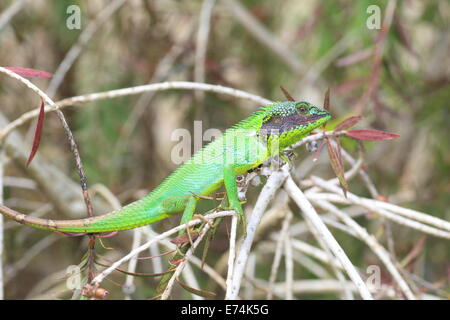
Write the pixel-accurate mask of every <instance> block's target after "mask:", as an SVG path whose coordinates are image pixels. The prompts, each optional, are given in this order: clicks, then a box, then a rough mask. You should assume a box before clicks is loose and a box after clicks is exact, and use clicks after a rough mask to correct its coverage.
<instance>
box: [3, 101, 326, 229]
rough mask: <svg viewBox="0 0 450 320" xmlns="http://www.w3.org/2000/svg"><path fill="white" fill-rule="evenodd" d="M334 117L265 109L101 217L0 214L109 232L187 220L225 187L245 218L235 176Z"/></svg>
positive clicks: (40, 224)
mask: <svg viewBox="0 0 450 320" xmlns="http://www.w3.org/2000/svg"><path fill="white" fill-rule="evenodd" d="M329 119H330V114H329V113H328V112H327V111H324V110H322V109H320V108H318V107H315V106H313V105H311V104H309V103H307V102H294V101H285V102H276V103H274V104H272V105H268V106H265V107H262V108H261V109H260V110H258V111H256V112H255V113H253V115H251V116H250V117H249V118H247V119H245V120H243V121H241V122H239V123H238V124H237V125H235V126H234V127H232V128H230V129H228V130H227V131H226V132H225V133H224V135H223V136H221V137H220V138H218V139H216V140H215V141H213V142H211V143H210V144H208V145H207V146H205V147H204V148H203V149H202V150H201V151H199V152H198V153H196V154H195V155H194V156H193V157H192V158H191V159H190V160H189V161H187V162H186V163H184V164H183V165H182V166H180V167H179V168H178V169H177V170H176V171H175V172H173V173H172V174H171V175H170V176H169V177H167V178H166V179H165V180H164V181H163V182H162V183H161V184H160V185H159V186H158V187H157V188H156V189H154V190H153V191H152V192H150V193H149V194H148V195H147V196H145V197H144V198H142V199H140V200H137V201H135V202H133V203H130V204H129V205H127V206H125V207H123V208H122V209H120V210H116V211H113V212H110V213H108V214H105V215H102V216H98V217H93V218H86V219H78V220H49V219H40V218H35V217H30V216H26V215H24V214H21V213H18V212H16V211H14V210H12V209H10V208H8V207H5V206H2V205H0V212H1V213H2V214H4V215H6V216H8V217H10V218H12V219H14V220H16V221H17V222H19V223H23V224H25V225H29V226H31V227H34V228H39V229H45V230H57V231H61V232H83V233H99V232H110V231H118V230H126V229H133V228H137V227H140V226H143V225H148V224H151V223H153V222H155V221H158V220H161V219H165V218H167V217H170V216H173V215H175V214H178V213H181V212H183V211H184V215H183V219H182V222H185V221H186V220H189V219H190V217H191V216H192V214H193V212H194V210H195V204H196V200H198V199H197V198H195V196H194V195H209V194H211V193H212V192H214V191H215V190H217V189H218V188H220V187H221V186H222V185H223V184H225V189H226V192H227V196H228V201H229V204H230V207H231V208H232V209H234V210H236V211H237V212H238V214H239V215H242V214H243V211H242V208H241V206H240V203H239V200H238V198H237V187H236V183H235V176H236V175H241V174H244V173H245V172H247V171H248V170H250V169H253V168H256V167H257V166H259V165H260V164H261V163H262V162H263V161H264V160H266V159H267V158H269V157H271V156H274V155H275V154H277V153H279V152H280V151H282V150H283V149H285V148H286V147H288V146H290V145H292V144H294V143H295V142H297V141H299V140H300V139H302V138H303V137H305V136H307V135H308V134H309V133H310V132H311V131H312V130H314V129H316V128H318V127H319V126H321V125H322V124H323V123H325V122H326V121H328V120H329ZM188 203H190V205H189V206H187V204H188Z"/></svg>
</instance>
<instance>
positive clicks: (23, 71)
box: [4, 67, 53, 78]
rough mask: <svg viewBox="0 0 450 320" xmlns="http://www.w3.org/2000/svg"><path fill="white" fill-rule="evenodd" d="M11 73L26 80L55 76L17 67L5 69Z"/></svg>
mask: <svg viewBox="0 0 450 320" xmlns="http://www.w3.org/2000/svg"><path fill="white" fill-rule="evenodd" d="M4 68H5V69H8V70H10V71H13V72H15V73H17V74H18V75H20V76H22V77H24V78H51V77H52V76H53V75H52V74H51V73H48V72H45V71H41V70H36V69H30V68H16V67H4Z"/></svg>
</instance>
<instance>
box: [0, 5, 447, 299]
mask: <svg viewBox="0 0 450 320" xmlns="http://www.w3.org/2000/svg"><path fill="white" fill-rule="evenodd" d="M120 2H122V3H120ZM13 3H20V4H19V9H18V10H17V12H15V14H14V15H13V16H12V17H11V19H8V20H7V22H6V23H5V24H3V25H2V24H1V23H0V65H1V66H15V67H28V68H35V69H39V70H45V71H48V72H51V73H55V71H56V70H57V69H58V67H59V65H60V64H61V62H62V61H63V59H64V57H65V56H66V54H67V53H68V52H69V51H70V50H71V48H73V47H74V46H75V45H76V44H77V43H78V41H79V39H80V37H83V34H84V35H86V33H87V32H89V28H92V25H93V24H94V25H95V24H97V25H96V26H95V27H94V29H95V33H93V34H92V37H91V38H89V39H88V41H87V42H86V44H85V45H83V46H82V47H81V51H80V52H79V55H78V56H77V58H76V59H75V61H74V62H73V64H72V65H70V68H69V69H68V72H67V74H66V75H65V77H64V79H63V82H62V83H61V85H60V86H59V87H58V88H57V90H56V92H55V93H54V94H52V97H53V98H54V100H55V101H57V100H59V99H62V98H66V97H71V96H75V95H82V94H87V93H92V92H100V91H106V90H112V89H119V88H127V87H132V86H137V85H142V84H147V83H153V82H161V81H166V80H183V81H204V82H207V83H211V84H221V85H225V86H229V87H233V88H237V89H240V90H244V91H248V92H250V93H254V94H258V95H260V96H262V97H265V98H267V99H271V100H282V99H284V97H283V94H282V92H281V91H280V89H279V86H280V85H282V86H283V87H285V88H286V89H287V90H288V91H289V92H290V93H291V95H292V96H294V97H295V98H296V99H298V100H307V101H310V102H312V103H314V104H317V105H322V103H323V95H324V92H325V91H326V89H327V88H328V87H330V88H331V106H332V109H331V110H332V113H333V117H334V118H335V119H336V121H335V122H332V123H331V124H330V125H329V128H331V127H332V126H333V123H334V124H335V123H337V122H339V121H340V120H342V119H344V118H346V117H348V116H350V115H355V114H358V113H360V114H362V115H363V116H364V120H363V121H362V122H361V123H360V124H358V127H360V128H363V127H364V128H369V127H370V128H375V129H380V130H387V131H390V132H396V133H399V134H400V135H401V137H400V138H398V139H396V140H393V141H389V142H376V143H366V144H365V146H366V156H365V160H366V162H365V164H366V165H367V170H368V171H367V172H368V174H369V175H370V176H371V178H372V179H373V180H374V183H375V185H376V186H377V187H378V189H379V191H380V193H381V194H382V195H384V196H387V197H389V198H390V199H392V200H395V201H396V202H397V203H400V204H401V205H403V206H406V207H411V208H415V209H418V210H421V211H424V212H427V213H429V214H431V215H434V216H437V217H440V218H444V219H447V220H448V219H449V218H450V210H449V209H448V208H449V206H450V196H449V194H450V184H449V176H450V151H449V141H450V131H449V127H450V106H449V101H450V2H448V1H446V0H434V1H421V0H409V1H406V0H405V1H397V2H396V3H395V4H396V6H395V7H394V11H393V16H392V23H391V24H390V25H389V26H388V28H385V29H382V30H384V31H386V32H387V34H386V37H385V38H383V37H382V34H383V32H384V31H380V30H378V29H375V30H371V29H369V28H368V27H367V19H368V18H369V17H370V16H371V13H368V12H367V8H368V7H369V6H370V5H373V4H376V5H377V6H379V8H380V13H381V24H383V23H384V21H385V14H386V11H387V3H388V1H374V0H372V1H366V0H360V1H345V0H339V1H326V2H324V1H312V0H304V1H296V0H288V1H282V2H278V1H268V0H248V1H240V2H238V1H231V0H230V1H228V0H217V1H205V2H203V1H175V0H159V1H140V0H139V1H138V0H129V1H101V0H96V1H69V0H47V1H44V0H41V1H9V0H6V1H5V0H4V1H1V2H0V22H3V21H5V20H2V18H3V19H5V13H6V12H7V10H10V9H11V7H12V6H13ZM111 3H115V4H116V8H115V9H114V10H111V13H110V16H108V17H107V18H106V19H104V21H101V18H100V17H101V15H102V14H105V11H107V10H109V9H108V8H111ZM74 4H75V5H79V6H80V8H81V29H79V30H78V29H74V30H69V29H68V28H67V27H66V19H67V18H68V17H69V14H67V12H66V10H67V8H68V6H70V5H74ZM208 4H209V5H212V14H211V19H210V33H209V37H208V40H207V42H204V43H203V45H206V46H207V50H206V56H205V59H204V61H203V60H201V57H200V58H199V57H198V56H197V54H198V48H199V45H201V43H200V44H199V42H198V40H197V33H198V30H199V28H201V27H202V26H203V27H204V25H203V24H202V23H204V22H202V20H201V17H202V16H201V14H200V12H201V10H202V6H205V5H208ZM377 58H379V59H378V60H377ZM202 62H203V63H202ZM202 67H203V68H204V72H202V71H201V70H202ZM199 68H200V69H199ZM196 70H197V71H196ZM199 70H200V71H199ZM33 82H34V83H35V84H37V85H38V86H39V87H40V88H42V89H44V91H45V90H46V88H48V86H49V83H50V80H47V79H33ZM38 105H39V100H38V98H37V96H36V95H35V94H34V93H33V92H31V91H30V90H27V89H25V88H24V87H23V86H22V85H20V84H19V83H18V82H16V81H13V80H12V79H9V78H7V77H3V76H2V77H1V81H0V106H1V109H0V113H1V115H2V117H4V118H5V121H6V123H7V122H8V121H12V120H14V119H16V118H17V117H18V116H20V115H21V114H23V113H24V112H26V111H29V110H31V109H33V108H36V107H38ZM257 107H258V106H257V105H256V104H255V103H253V102H248V101H244V100H239V99H235V98H232V97H230V96H222V95H217V94H213V93H205V94H198V93H195V92H193V91H178V90H176V91H175V90H174V91H165V92H160V93H156V94H144V95H136V96H128V97H120V98H115V99H107V100H102V101H98V102H94V103H89V104H87V105H85V106H83V107H69V108H66V109H64V113H65V115H66V117H67V119H68V121H69V124H70V127H71V129H72V130H73V131H74V135H75V138H76V141H77V143H78V145H79V148H80V153H81V158H82V160H83V164H84V166H85V169H86V174H87V177H88V182H89V185H90V186H93V185H96V184H102V185H105V186H107V187H108V188H109V189H110V190H111V192H112V193H113V194H114V195H116V196H117V198H118V199H119V201H120V203H121V204H126V203H128V202H131V201H133V200H136V199H138V198H140V197H142V196H143V195H144V194H145V193H146V192H148V191H150V190H151V189H153V188H154V187H155V186H157V185H158V184H159V183H160V182H161V181H162V179H163V178H164V177H166V176H167V175H168V174H169V173H170V172H171V171H172V170H174V169H175V168H176V165H175V164H173V163H172V162H171V161H168V159H170V154H171V148H172V147H173V146H174V144H176V143H177V142H176V141H172V139H171V133H172V132H173V130H174V129H176V128H186V129H188V130H190V131H191V132H192V130H193V121H194V120H202V121H203V122H202V124H203V130H206V129H208V128H219V129H225V128H227V127H229V126H230V125H232V124H234V123H236V122H238V121H240V120H241V119H243V118H244V117H247V116H248V115H249V114H250V113H251V112H252V111H254V110H256V108H257ZM4 124H5V123H2V126H4ZM34 128H35V122H29V123H27V124H26V125H24V126H21V127H20V128H18V129H17V130H16V132H17V133H19V134H20V139H21V140H22V143H23V146H24V150H23V152H24V153H27V152H29V150H30V148H31V143H32V139H33V133H34ZM342 143H343V146H344V147H345V148H346V149H347V150H349V151H351V152H352V151H355V150H356V149H355V146H354V145H352V143H351V141H344V140H343V141H342ZM299 153H300V159H302V158H304V157H306V156H307V155H308V154H307V152H306V151H305V150H303V149H302V150H299ZM38 155H39V157H38V158H37V159H36V160H37V161H41V162H38V164H42V163H43V162H45V163H46V165H47V166H51V169H49V170H56V171H58V172H59V174H63V175H65V176H67V177H69V178H70V179H69V180H60V179H55V180H54V181H51V182H49V181H47V183H50V184H51V185H52V186H50V187H46V188H44V189H43V188H41V187H42V184H43V183H44V182H42V181H39V180H37V181H36V180H35V178H36V174H34V175H33V174H31V176H30V172H29V170H28V169H26V168H25V167H24V162H21V161H19V160H17V159H16V158H14V157H12V156H10V155H9V154H7V156H6V162H5V168H4V174H5V179H4V202H5V204H6V205H7V206H9V207H12V208H15V209H17V210H19V211H22V212H27V213H30V212H36V211H39V210H41V209H42V208H43V207H44V206H48V205H50V208H48V207H47V209H45V212H44V213H45V214H46V216H48V217H58V218H59V219H68V218H71V217H72V218H73V217H74V216H77V217H81V216H83V214H85V213H83V207H82V204H79V205H78V207H77V206H76V205H73V206H74V208H75V209H73V208H71V209H70V210H53V208H54V207H53V206H56V205H55V204H54V203H53V202H52V201H53V200H54V199H53V196H54V195H53V196H51V195H50V193H51V192H50V193H49V192H46V190H47V191H48V188H50V189H51V188H52V187H54V188H57V189H59V192H61V193H63V192H68V190H69V189H70V190H74V193H75V195H71V196H72V197H74V198H76V199H78V200H79V197H80V195H81V192H80V190H79V188H78V190H77V188H76V186H77V183H78V176H77V172H76V169H75V164H74V160H73V156H72V153H71V152H70V148H69V146H68V143H67V140H66V137H65V134H64V132H63V130H62V128H61V125H60V122H59V120H58V118H57V117H56V116H55V115H54V114H52V113H50V114H47V117H46V122H45V126H44V131H43V138H42V142H41V146H40V149H39V152H38ZM313 170H314V172H315V173H316V174H317V175H320V176H321V177H324V178H331V177H333V173H332V171H331V170H330V167H329V165H328V164H327V159H326V157H323V159H322V158H321V160H320V163H319V165H317V166H316V167H315V168H314V169H313ZM18 178H24V179H22V180H20V179H18ZM49 179H50V178H49ZM44 180H45V179H44ZM70 183H71V185H70V188H69V184H70ZM74 186H75V187H74ZM66 189H67V190H66ZM43 190H44V192H43ZM350 190H351V191H352V192H354V193H356V194H360V195H364V196H368V193H367V191H365V189H364V187H363V185H362V184H361V183H359V182H358V180H355V181H352V182H351V184H350ZM255 195H257V190H253V191H250V192H249V197H250V198H254V197H255ZM77 197H78V198H77ZM78 202H79V201H78ZM67 205H68V206H69V204H67ZM56 207H57V206H56ZM59 208H60V207H59ZM60 209H61V208H60ZM95 209H96V213H97V214H101V213H103V212H105V211H106V210H110V206H108V205H107V204H103V207H102V206H95ZM102 209H104V210H102ZM68 212H69V213H68ZM360 219H361V220H358V221H360V222H361V223H362V224H364V225H365V226H366V227H368V228H370V229H371V230H372V232H374V233H375V232H376V231H377V230H378V229H377V228H379V227H380V226H379V225H377V224H376V223H374V222H373V221H371V220H370V219H369V220H368V221H364V218H360ZM374 220H376V219H374ZM177 222H178V218H175V219H171V220H169V221H164V222H161V223H159V224H158V225H157V229H158V230H165V229H167V228H169V227H170V226H173V225H175V224H176V223H177ZM227 228H229V225H228V226H226V227H224V228H223V230H221V231H220V233H219V234H218V235H217V236H216V239H215V241H214V242H213V244H212V247H211V250H210V253H209V258H208V259H211V260H210V261H214V259H218V258H219V257H220V256H221V253H222V252H224V251H225V250H226V249H227V246H228V241H227V239H228V238H227ZM392 228H393V230H391V231H392V232H393V234H394V239H395V244H394V245H395V252H396V254H397V255H398V257H404V256H405V255H407V254H408V253H409V252H410V250H411V249H412V248H413V247H414V246H416V244H417V242H418V241H419V240H420V238H421V237H422V235H421V234H420V233H418V232H416V231H413V230H410V229H407V228H404V227H400V226H395V225H393V226H392ZM378 231H379V230H378ZM335 232H336V236H337V237H338V239H339V240H340V242H341V243H342V245H343V247H344V249H345V251H346V252H347V253H348V254H349V256H351V257H352V261H353V262H354V263H355V264H358V265H359V264H360V265H366V264H370V262H371V261H372V260H371V259H373V256H372V255H371V254H370V253H368V251H367V249H365V247H364V246H363V245H361V244H360V243H359V242H356V241H354V240H353V239H352V238H350V237H349V236H348V235H345V234H344V233H342V234H341V233H340V232H339V231H338V230H336V231H335ZM130 235H131V233H129V232H128V231H127V232H123V233H121V234H120V235H118V236H116V237H114V238H111V239H107V240H105V242H106V246H108V247H113V248H114V249H115V250H114V252H111V251H108V250H104V249H103V248H101V246H99V248H98V250H99V252H101V253H102V254H105V255H107V256H108V257H109V259H111V260H112V259H114V257H115V258H117V257H119V256H122V255H123V254H124V253H126V252H127V251H128V250H129V249H130V243H131V240H130V239H131V237H130ZM4 242H5V244H4V245H5V247H4V254H3V262H4V275H5V283H6V284H5V285H6V286H5V298H7V299H20V298H36V297H48V298H51V297H53V296H52V295H50V294H49V292H58V290H56V289H55V287H54V286H55V284H54V283H53V284H48V283H49V280H48V277H49V276H50V275H52V274H54V273H55V272H59V271H61V270H65V268H66V267H67V266H68V265H70V264H77V263H79V261H80V259H81V256H82V255H83V253H84V252H85V250H86V249H85V246H86V242H87V241H86V240H85V239H83V238H66V237H62V236H52V237H51V238H49V233H48V232H44V231H37V230H31V229H30V228H27V227H23V226H20V225H18V224H14V223H11V222H10V221H7V222H6V221H5V235H4ZM37 244H39V245H40V246H38V247H37V248H36V245H37ZM30 249H33V250H30ZM449 249H450V247H449V244H448V241H444V240H443V239H437V238H433V237H428V238H427V239H426V242H425V245H424V247H423V248H422V250H421V253H420V255H419V256H418V257H417V259H416V260H417V261H415V262H414V264H412V265H411V268H412V270H410V271H413V272H415V273H416V274H418V275H420V277H423V278H424V279H426V280H427V281H429V282H430V283H433V284H436V287H438V288H440V289H442V290H448V286H449V281H450V280H449V279H450V263H449V262H450V260H449V258H450V250H449ZM30 252H31V253H30ZM272 258H273V257H272V256H262V259H267V261H268V262H267V264H266V265H267V269H264V268H261V269H258V270H257V274H256V276H258V275H261V277H263V276H266V275H267V274H268V273H269V272H270V269H269V267H268V266H269V265H270V264H271V261H272V260H271V259H272ZM372 262H373V261H372ZM148 266H149V265H148V264H146V263H142V264H140V265H139V268H138V271H142V272H151V270H150V269H151V268H149V267H148ZM146 268H147V269H146ZM197 271H198V270H196V272H197ZM296 272H298V273H299V274H300V278H311V277H313V275H311V274H308V273H307V272H305V271H302V270H296ZM111 280H112V281H111V282H108V283H107V286H109V288H108V290H109V291H110V292H112V295H111V298H122V297H123V294H122V292H121V290H120V288H118V287H117V286H116V285H115V284H114V283H113V281H115V282H119V283H123V275H120V274H117V275H114V276H113V277H111ZM62 282H64V280H60V281H59V284H60V285H61V283H62ZM135 283H136V287H137V291H136V292H135V293H134V294H133V297H134V298H138V299H143V298H149V297H151V296H152V295H154V291H152V290H153V289H152V288H154V287H155V282H154V280H153V279H151V278H150V279H148V278H143V279H141V278H139V279H136V280H135ZM207 283H208V279H207V277H206V276H204V277H203V283H201V285H203V286H206V285H207ZM51 288H52V289H53V291H51V290H50V289H51ZM63 289H64V288H63V286H62V285H61V287H60V288H59V290H60V291H63ZM209 289H211V287H209ZM214 290H215V291H217V292H219V296H218V297H219V298H220V297H221V296H220V294H221V293H220V292H221V291H220V289H219V288H215V289H213V291H214ZM447 292H448V291H447ZM177 294H178V297H180V298H185V297H188V296H187V295H186V293H183V292H182V291H180V292H178V293H177ZM59 296H60V297H67V296H70V294H69V295H68V294H67V293H66V296H64V295H59ZM301 297H303V298H317V297H322V298H332V297H334V295H303V296H301Z"/></svg>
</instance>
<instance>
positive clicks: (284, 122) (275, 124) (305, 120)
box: [261, 112, 330, 135]
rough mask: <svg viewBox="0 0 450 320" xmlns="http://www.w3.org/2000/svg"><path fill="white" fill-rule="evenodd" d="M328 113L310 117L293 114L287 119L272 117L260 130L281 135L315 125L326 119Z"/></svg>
mask: <svg viewBox="0 0 450 320" xmlns="http://www.w3.org/2000/svg"><path fill="white" fill-rule="evenodd" d="M329 115H330V114H329V113H328V112H323V113H317V114H312V115H307V116H305V115H299V114H294V115H290V116H287V117H273V118H271V119H269V121H267V122H266V123H264V125H263V126H262V128H261V130H262V131H264V132H267V133H268V134H269V135H281V134H282V133H283V132H287V131H291V130H292V129H294V128H299V127H306V126H309V125H311V124H314V123H316V122H317V121H318V120H319V119H322V118H325V117H328V116H329Z"/></svg>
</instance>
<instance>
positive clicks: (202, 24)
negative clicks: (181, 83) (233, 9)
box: [194, 0, 216, 104]
mask: <svg viewBox="0 0 450 320" xmlns="http://www.w3.org/2000/svg"><path fill="white" fill-rule="evenodd" d="M215 2H216V0H204V1H203V4H202V9H201V11H200V18H199V27H198V31H197V41H196V44H195V67H194V81H195V82H200V83H203V82H205V60H206V50H207V48H208V37H209V30H210V23H211V15H212V11H213V8H214V4H215ZM195 96H196V98H197V100H198V102H199V103H200V104H201V103H202V102H203V99H204V93H203V92H201V91H196V92H195Z"/></svg>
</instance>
